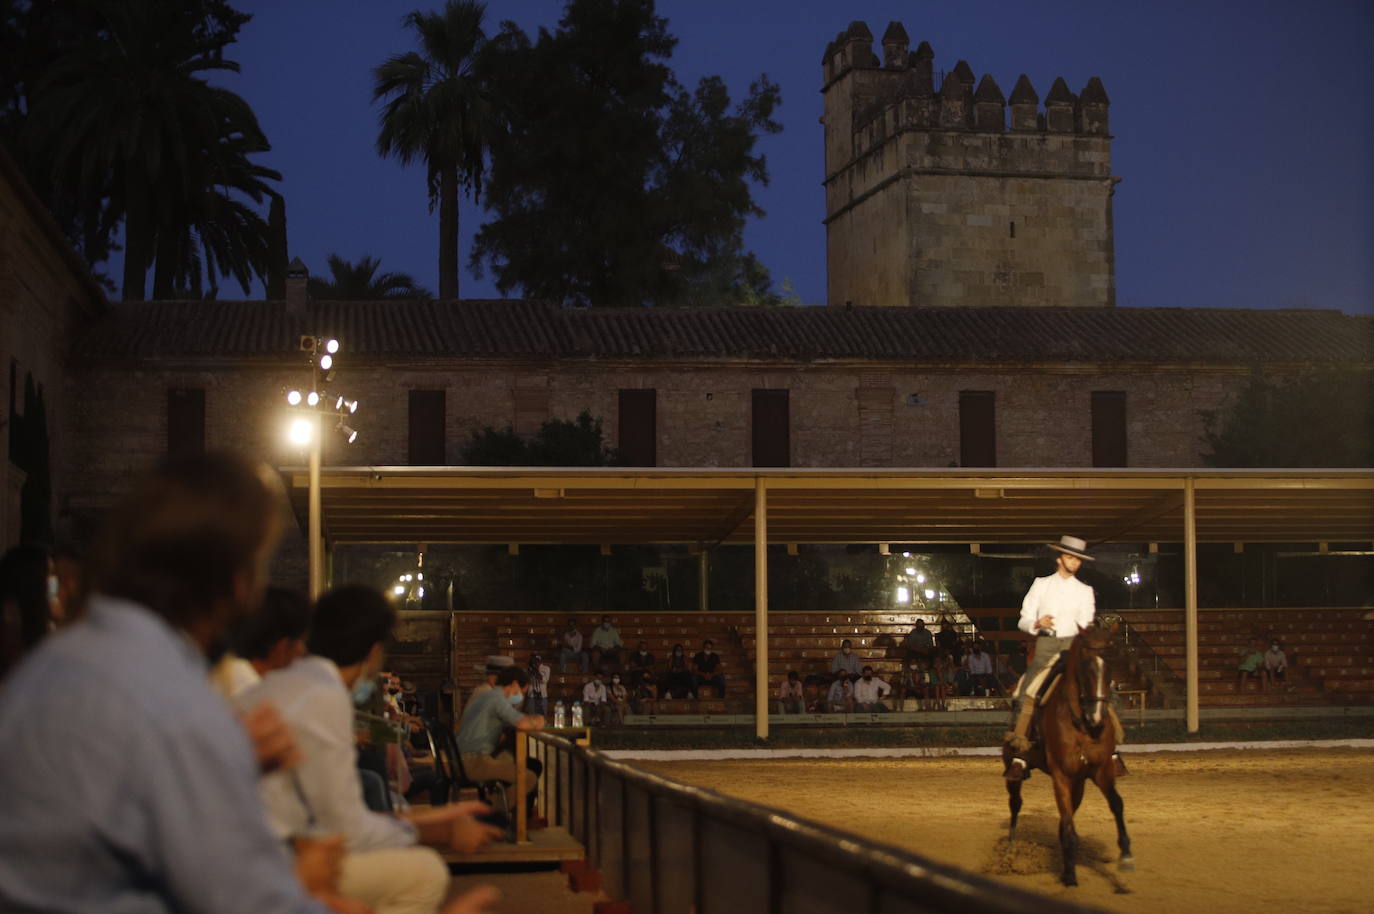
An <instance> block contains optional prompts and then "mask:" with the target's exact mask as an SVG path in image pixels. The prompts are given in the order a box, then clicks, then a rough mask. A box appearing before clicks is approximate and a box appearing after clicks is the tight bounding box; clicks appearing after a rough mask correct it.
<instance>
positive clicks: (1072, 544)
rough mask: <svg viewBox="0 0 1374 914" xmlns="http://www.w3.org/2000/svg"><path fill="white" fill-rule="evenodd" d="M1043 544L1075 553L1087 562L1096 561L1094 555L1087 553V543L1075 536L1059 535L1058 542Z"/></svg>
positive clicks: (1061, 550) (1071, 553) (1068, 552)
mask: <svg viewBox="0 0 1374 914" xmlns="http://www.w3.org/2000/svg"><path fill="white" fill-rule="evenodd" d="M1045 545H1046V546H1049V547H1050V548H1051V549H1058V550H1059V551H1060V552H1064V553H1067V554H1069V555H1076V556H1078V557H1079V558H1080V559H1085V560H1087V561H1089V562H1095V561H1097V559H1096V558H1095V557H1093V556H1091V555H1088V544H1087V543H1086V542H1085V541H1083V540H1081V539H1079V538H1078V537H1076V536H1061V537H1059V542H1057V543H1046V544H1045Z"/></svg>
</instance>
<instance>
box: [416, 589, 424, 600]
mask: <svg viewBox="0 0 1374 914" xmlns="http://www.w3.org/2000/svg"><path fill="white" fill-rule="evenodd" d="M415 596H417V597H419V598H420V599H421V600H423V599H424V598H425V589H424V588H423V587H417V588H415Z"/></svg>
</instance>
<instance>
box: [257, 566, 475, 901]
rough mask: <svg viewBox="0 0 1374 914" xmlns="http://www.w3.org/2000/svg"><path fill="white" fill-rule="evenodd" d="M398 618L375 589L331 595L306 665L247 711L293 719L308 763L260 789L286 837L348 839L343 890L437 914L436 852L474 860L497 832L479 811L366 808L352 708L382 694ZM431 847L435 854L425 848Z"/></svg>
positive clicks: (280, 674) (268, 687) (441, 869)
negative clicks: (387, 647)
mask: <svg viewBox="0 0 1374 914" xmlns="http://www.w3.org/2000/svg"><path fill="white" fill-rule="evenodd" d="M395 621H396V613H395V610H393V609H392V607H391V604H390V603H389V602H388V601H387V598H386V597H384V596H382V594H381V593H379V592H378V591H376V590H373V589H372V588H370V587H362V586H351V587H342V588H339V589H337V590H332V591H329V592H328V593H326V594H324V595H323V596H322V597H320V599H319V601H318V602H317V603H316V606H315V616H314V620H313V623H312V626H311V631H310V638H309V649H310V652H309V654H307V655H306V656H305V657H302V658H301V659H300V660H297V661H296V662H294V663H292V664H291V665H290V666H287V667H284V668H282V669H278V670H273V671H272V672H270V673H268V674H267V675H266V676H264V677H263V678H262V682H260V683H258V684H257V685H256V686H254V687H252V688H251V689H248V690H246V691H244V692H242V693H240V695H239V696H238V698H237V699H236V704H237V705H238V706H239V707H240V708H250V707H253V706H255V705H257V704H260V703H263V702H268V703H271V704H272V705H274V706H276V707H277V708H278V709H279V710H280V712H281V715H282V717H283V718H284V719H285V721H286V724H287V727H288V728H289V729H290V732H291V736H292V738H293V739H294V740H295V742H296V745H297V746H298V747H299V749H300V753H301V763H300V765H299V766H298V767H297V768H296V769H295V770H294V771H290V772H285V771H283V772H276V773H273V774H270V775H268V776H267V777H265V778H264V779H263V781H262V786H261V792H262V799H263V803H264V804H265V805H266V807H267V812H268V819H269V821H270V822H271V824H272V826H273V830H274V831H275V832H276V834H277V835H278V836H279V837H281V838H283V839H284V838H286V837H288V836H290V835H299V834H309V833H323V834H338V835H342V836H343V838H344V843H345V847H346V849H347V853H346V854H345V855H344V858H343V869H342V874H341V876H340V880H339V887H340V890H341V891H342V892H343V893H344V894H345V895H348V896H350V897H354V898H358V899H360V900H362V901H363V902H365V903H367V904H368V905H370V906H371V907H372V908H374V909H375V910H378V911H396V912H415V914H421V912H426V914H427V912H433V911H436V910H438V908H439V905H440V903H441V902H442V901H443V900H444V898H445V897H446V896H447V894H448V889H449V875H448V867H447V865H446V864H445V863H444V860H443V858H442V857H440V856H439V854H438V853H436V852H435V850H433V848H435V847H444V848H448V847H453V848H455V849H458V850H460V851H462V852H463V853H472V852H473V851H475V850H477V849H478V848H479V847H481V846H482V845H483V844H485V843H487V842H488V841H490V840H491V839H492V838H494V837H496V836H497V835H498V834H499V832H497V831H496V830H495V829H493V828H491V827H490V826H486V825H483V824H481V823H480V822H478V821H476V819H474V818H473V816H474V813H477V812H484V811H488V810H487V807H486V806H485V804H481V803H455V804H451V805H446V806H437V807H433V808H431V809H428V810H425V811H424V812H414V813H408V814H406V815H403V816H392V815H389V814H386V813H377V812H373V811H372V810H370V809H368V808H367V806H366V805H365V803H364V801H363V795H362V791H361V789H360V787H359V782H358V771H357V764H356V752H355V748H354V739H353V704H354V699H355V698H356V699H358V700H366V698H368V697H370V696H371V693H372V692H373V690H374V689H375V687H376V683H377V679H378V674H379V668H380V667H381V665H382V660H383V646H384V643H385V641H386V639H387V637H388V635H390V633H391V628H392V626H393V625H394V624H395ZM421 845H428V846H421Z"/></svg>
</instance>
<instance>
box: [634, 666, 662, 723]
mask: <svg viewBox="0 0 1374 914" xmlns="http://www.w3.org/2000/svg"><path fill="white" fill-rule="evenodd" d="M630 707H631V708H632V709H634V712H635V713H636V714H654V713H656V712H657V711H658V684H657V683H655V682H654V679H653V677H652V676H647V675H646V676H644V677H642V678H641V679H640V680H639V683H638V684H637V685H634V686H632V687H631V688H630Z"/></svg>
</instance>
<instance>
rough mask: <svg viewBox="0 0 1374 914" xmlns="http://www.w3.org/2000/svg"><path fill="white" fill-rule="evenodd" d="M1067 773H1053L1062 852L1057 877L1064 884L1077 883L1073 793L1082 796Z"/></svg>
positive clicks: (1076, 840) (1076, 844) (1076, 834)
mask: <svg viewBox="0 0 1374 914" xmlns="http://www.w3.org/2000/svg"><path fill="white" fill-rule="evenodd" d="M1070 781H1071V779H1070V777H1069V775H1067V774H1065V773H1064V772H1062V771H1058V772H1055V773H1054V801H1055V802H1056V803H1057V804H1059V849H1060V851H1062V852H1063V854H1064V872H1063V874H1062V875H1061V876H1060V877H1059V878H1060V881H1062V882H1063V883H1064V884H1065V885H1078V875H1077V873H1076V872H1075V870H1074V859H1075V857H1076V856H1077V855H1078V832H1077V831H1075V830H1074V827H1073V812H1074V809H1075V807H1076V806H1077V804H1076V803H1075V802H1074V794H1075V792H1077V793H1078V795H1079V798H1081V797H1082V789H1081V785H1080V788H1079V790H1078V791H1075V790H1074V785H1073V784H1072V783H1070Z"/></svg>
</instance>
